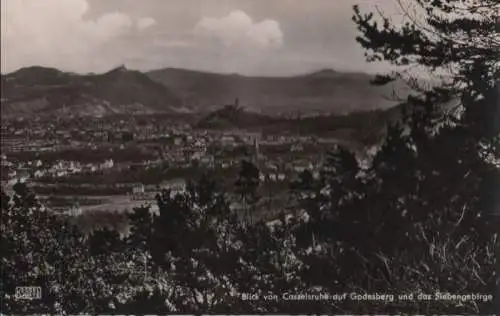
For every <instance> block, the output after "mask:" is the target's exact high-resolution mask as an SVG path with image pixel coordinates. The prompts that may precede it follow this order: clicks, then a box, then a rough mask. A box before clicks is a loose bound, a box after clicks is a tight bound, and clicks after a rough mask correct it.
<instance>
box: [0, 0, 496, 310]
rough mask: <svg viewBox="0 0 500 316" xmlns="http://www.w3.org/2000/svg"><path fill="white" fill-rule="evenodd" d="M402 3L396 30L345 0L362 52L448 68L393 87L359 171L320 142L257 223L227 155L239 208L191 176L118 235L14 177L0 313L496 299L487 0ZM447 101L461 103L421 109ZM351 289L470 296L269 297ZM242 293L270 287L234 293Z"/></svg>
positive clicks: (244, 171)
mask: <svg viewBox="0 0 500 316" xmlns="http://www.w3.org/2000/svg"><path fill="white" fill-rule="evenodd" d="M413 2H414V3H415V5H416V6H419V7H420V8H421V9H423V10H424V12H426V15H425V16H424V18H422V19H423V21H422V23H424V25H422V24H419V23H417V22H416V21H414V20H410V21H409V22H408V23H406V24H403V25H402V26H396V25H393V24H392V23H391V22H390V20H389V19H388V18H385V17H383V16H378V17H376V16H375V15H374V14H371V13H368V14H365V13H362V12H360V10H359V9H358V8H357V7H356V8H355V10H354V17H353V20H354V22H355V23H356V24H357V26H358V29H359V32H360V36H359V37H358V42H359V43H360V44H361V45H362V46H363V47H364V48H365V49H366V51H367V58H368V59H369V60H371V61H382V60H384V61H389V62H391V63H393V64H395V65H412V64H415V65H421V66H426V67H429V68H430V69H436V68H443V67H446V66H450V65H451V66H453V67H451V68H450V71H452V72H453V80H452V82H447V83H443V84H442V85H441V86H439V87H436V88H433V89H429V90H422V93H421V94H420V95H418V96H417V95H413V96H410V97H409V98H408V100H407V102H408V104H411V105H412V107H411V108H412V109H413V110H412V111H408V113H406V115H405V120H404V122H403V123H401V124H391V125H390V126H389V127H388V128H387V132H386V136H385V139H384V143H383V145H382V147H381V148H380V149H379V151H378V152H377V153H376V155H375V157H374V159H373V161H372V163H371V165H370V166H369V167H362V166H360V165H359V164H358V161H357V160H356V159H355V156H354V154H353V153H351V152H350V151H349V150H347V149H344V148H342V147H338V148H333V149H332V150H331V152H330V153H329V159H328V160H327V162H326V163H325V165H324V166H323V171H322V172H321V175H320V177H319V179H315V178H314V177H312V175H311V174H310V173H308V172H307V171H306V172H304V173H302V174H301V177H300V179H299V180H297V181H296V182H294V183H293V185H292V186H291V187H290V195H291V196H293V198H294V199H296V200H297V204H298V207H297V209H295V210H293V212H291V213H290V211H288V210H287V211H286V212H285V210H283V214H282V215H281V216H279V217H278V218H277V219H276V221H274V222H273V225H272V226H270V225H269V223H266V222H264V221H258V220H254V217H253V216H252V212H253V211H254V210H255V205H256V204H257V203H258V202H259V199H260V198H261V197H260V196H259V194H258V191H259V190H258V188H259V186H260V185H261V183H259V179H258V170H257V169H256V166H254V165H252V163H250V162H247V161H243V162H242V163H241V168H240V173H239V178H238V180H237V181H236V182H235V184H234V186H235V188H237V191H238V193H239V194H240V196H241V201H242V205H244V209H243V212H239V213H235V212H233V211H232V210H231V208H230V207H229V203H228V199H227V194H226V193H225V192H224V189H223V188H221V187H220V181H219V179H218V178H217V177H215V176H213V175H211V174H203V175H198V176H197V177H196V178H193V179H192V181H190V182H189V186H188V190H187V192H186V193H183V194H178V195H175V196H171V195H170V194H169V192H161V193H159V194H158V196H157V203H158V207H159V213H158V214H151V213H150V212H149V210H148V209H146V208H142V209H136V210H134V211H133V212H131V213H130V214H128V221H129V224H130V225H131V231H130V234H128V235H127V236H120V235H119V234H118V233H117V232H116V231H113V230H107V229H103V230H99V231H95V232H94V233H93V234H91V235H85V234H83V233H82V231H81V230H80V229H79V228H78V227H77V226H76V225H73V224H72V222H71V221H68V220H67V219H65V218H62V217H58V216H56V215H53V214H51V213H48V212H46V211H44V208H43V207H42V206H41V205H40V203H39V202H38V201H37V198H36V195H35V194H33V192H32V191H31V190H30V188H28V187H26V186H25V185H24V184H17V185H16V186H15V187H14V191H15V193H14V194H13V195H12V196H7V195H6V194H5V193H2V199H1V212H2V220H1V245H2V254H1V256H2V262H1V271H2V280H1V286H2V291H1V292H2V294H1V295H2V299H1V306H0V308H1V310H2V312H5V313H7V314H21V313H58V314H60V313H64V312H65V313H71V314H76V313H92V314H95V313H111V314H125V313H127V314H134V313H138V314H141V313H142V314H143V313H155V314H160V313H176V312H177V313H355V314H360V313H365V314H367V313H374V312H379V313H380V312H383V313H426V314H428V313H429V314H430V313H457V314H459V313H460V314H479V313H482V314H483V313H493V312H495V311H498V310H500V304H499V302H498V300H499V299H500V293H499V292H498V291H499V290H498V289H499V278H498V275H499V264H498V263H497V261H496V256H497V255H498V254H499V253H498V252H499V250H498V249H499V245H498V242H499V241H498V233H499V230H500V226H499V221H498V220H499V218H500V217H499V216H498V214H499V205H500V201H499V199H500V169H499V163H498V157H499V156H500V137H499V135H500V106H499V85H498V81H497V80H498V78H499V77H500V73H499V66H498V65H499V64H500V63H499V56H498V49H499V47H498V45H499V43H498V28H497V26H496V23H497V17H498V14H499V9H498V1H497V0H481V1H473V0H459V1H439V0H437V1H436V0H433V1H427V0H414V1H413ZM381 14H382V13H381ZM381 20H382V23H380V21H381ZM377 21H378V23H377ZM396 75H397V74H396ZM391 79H393V78H391V76H387V77H385V79H384V80H381V81H382V82H378V84H382V83H384V82H383V81H387V82H388V81H390V80H391ZM456 98H458V99H459V100H460V106H461V109H462V110H463V111H462V113H461V115H459V116H447V117H445V116H444V115H443V114H442V113H441V112H439V111H437V110H436V105H437V104H442V103H444V102H448V101H449V100H452V99H456ZM23 285H26V286H33V285H37V286H41V287H42V293H43V295H42V298H41V299H40V300H29V301H25V300H19V299H17V300H16V297H15V295H14V293H15V288H16V287H18V286H23ZM351 292H356V293H360V294H364V293H393V294H396V295H397V294H404V293H414V294H415V295H418V294H419V293H425V294H432V295H434V293H436V292H441V293H445V292H449V293H454V294H483V295H484V296H482V298H486V299H481V300H407V301H405V300H398V299H396V300H394V301H377V300H365V301H353V300H339V301H333V300H331V301H326V302H325V301H315V300H302V301H293V300H292V301H290V300H283V299H281V296H282V293H310V294H315V293H330V294H335V293H351ZM244 293H248V294H255V293H257V294H259V295H261V297H263V296H264V295H266V294H276V295H277V296H278V297H279V299H270V300H265V299H260V300H251V299H250V300H249V299H247V300H245V299H243V297H242V294H244ZM494 294H496V295H495V298H494V299H491V296H487V295H494ZM488 298H489V299H488Z"/></svg>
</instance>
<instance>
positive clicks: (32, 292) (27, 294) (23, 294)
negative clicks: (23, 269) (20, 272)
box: [15, 286, 42, 300]
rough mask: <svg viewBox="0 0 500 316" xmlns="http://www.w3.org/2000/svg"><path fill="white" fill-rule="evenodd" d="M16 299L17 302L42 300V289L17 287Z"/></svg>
mask: <svg viewBox="0 0 500 316" xmlns="http://www.w3.org/2000/svg"><path fill="white" fill-rule="evenodd" d="M15 298H16V300H39V299H41V298H42V288H41V287H40V286H17V287H16V293H15Z"/></svg>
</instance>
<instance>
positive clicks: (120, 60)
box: [1, 0, 398, 77]
mask: <svg viewBox="0 0 500 316" xmlns="http://www.w3.org/2000/svg"><path fill="white" fill-rule="evenodd" d="M355 4H359V5H360V7H361V9H362V11H364V12H370V11H374V10H375V6H378V7H379V8H380V9H381V10H382V11H384V12H387V14H391V15H392V16H394V14H397V13H398V9H397V5H396V2H395V1H394V0H375V1H370V2H365V1H360V0H343V1H341V2H336V1H330V0H311V1H307V3H306V2H303V1H298V0H276V1H273V2H272V3H269V2H268V1H263V0H254V1H251V0H232V1H229V0H200V1H194V0H183V1H180V0H172V1H168V2H166V1H160V0H147V1H141V2H138V1H130V0H45V1H43V2H39V1H36V0H4V1H2V2H1V6H2V7H1V9H2V10H1V14H2V19H1V23H2V28H1V44H2V48H1V49H2V55H1V66H2V67H1V73H2V74H7V73H12V72H14V71H16V70H18V69H20V68H25V67H31V66H41V67H49V68H56V69H59V70H62V71H68V72H76V73H82V74H85V73H103V72H106V71H109V70H110V69H113V68H116V67H118V66H120V65H125V66H126V67H127V68H128V69H134V70H139V71H142V72H144V71H150V70H155V69H163V68H180V69H188V70H195V71H202V72H212V73H224V74H240V75H246V76H265V77H282V76H292V75H300V74H307V73H311V72H314V71H318V70H321V69H333V70H335V71H339V72H363V73H375V72H380V71H386V70H388V69H390V68H389V67H388V66H387V65H386V64H382V63H367V62H366V61H365V59H364V51H363V49H362V48H361V47H360V45H359V44H358V43H357V42H356V40H355V38H356V36H357V35H359V34H358V31H357V29H356V25H355V24H354V22H352V21H351V17H352V15H353V9H352V7H353V5H355Z"/></svg>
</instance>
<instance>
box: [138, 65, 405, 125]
mask: <svg viewBox="0 0 500 316" xmlns="http://www.w3.org/2000/svg"><path fill="white" fill-rule="evenodd" d="M147 75H148V76H149V77H150V78H152V79H153V80H155V81H157V82H160V83H162V84H164V85H165V86H166V87H169V88H170V89H172V91H175V93H176V94H177V95H178V96H179V97H181V98H182V99H183V100H184V102H185V103H186V104H188V105H190V106H191V107H193V108H195V109H198V110H204V111H210V110H215V109H217V108H220V107H221V106H224V105H228V104H233V103H234V101H235V99H238V100H239V105H240V106H243V107H245V108H246V109H247V110H250V111H256V112H261V113H267V114H271V115H277V114H286V115H289V114H291V113H297V112H301V113H302V114H304V115H310V114H325V113H336V114H340V113H349V112H352V111H364V110H372V109H380V108H389V107H392V106H394V105H396V104H397V103H398V101H395V100H394V99H391V98H392V96H393V91H396V92H397V94H398V95H399V96H402V97H406V96H407V95H408V93H409V92H410V89H409V87H408V86H407V85H406V84H404V83H403V82H402V81H396V82H394V83H391V84H389V85H386V86H374V85H372V84H371V81H372V80H373V79H374V76H373V75H369V74H365V73H346V72H337V71H334V70H331V69H323V70H320V71H317V72H313V73H310V74H306V75H299V76H292V77H249V76H242V75H235V74H232V75H229V74H215V73H207V72H199V71H192V70H185V69H176V68H165V69H161V70H154V71H150V72H148V73H147Z"/></svg>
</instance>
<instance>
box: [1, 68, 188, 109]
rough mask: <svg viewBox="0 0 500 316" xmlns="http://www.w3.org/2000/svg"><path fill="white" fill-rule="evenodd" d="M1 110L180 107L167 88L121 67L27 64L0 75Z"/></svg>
mask: <svg viewBox="0 0 500 316" xmlns="http://www.w3.org/2000/svg"><path fill="white" fill-rule="evenodd" d="M1 89H2V90H1V92H2V93H1V98H2V100H1V101H2V105H1V106H2V107H1V109H2V115H7V116H9V115H16V116H19V115H25V116H30V115H53V114H60V115H64V114H68V115H77V116H78V115H94V116H98V115H108V114H123V113H154V112H178V111H182V102H181V100H180V99H179V98H178V97H177V96H176V94H175V93H173V92H172V91H171V90H170V89H168V88H167V87H165V86H163V85H162V84H160V83H157V82H155V81H153V80H151V79H150V78H149V77H148V76H146V75H145V74H143V73H141V72H138V71H131V70H128V69H126V68H125V67H119V68H116V69H113V70H111V71H109V72H107V73H104V74H88V75H80V74H73V73H66V72H62V71H59V70H57V69H52V68H44V67H29V68H22V69H20V70H18V71H16V72H14V73H10V74H8V75H2V78H1Z"/></svg>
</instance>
